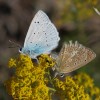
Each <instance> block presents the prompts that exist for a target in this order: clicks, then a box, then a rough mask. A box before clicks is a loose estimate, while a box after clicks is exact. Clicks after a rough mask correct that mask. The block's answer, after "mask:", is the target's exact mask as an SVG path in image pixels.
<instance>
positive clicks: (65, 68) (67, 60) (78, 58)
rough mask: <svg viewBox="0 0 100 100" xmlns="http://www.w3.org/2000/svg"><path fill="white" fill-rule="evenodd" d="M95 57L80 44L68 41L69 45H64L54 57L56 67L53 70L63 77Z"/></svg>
mask: <svg viewBox="0 0 100 100" xmlns="http://www.w3.org/2000/svg"><path fill="white" fill-rule="evenodd" d="M95 57H96V54H95V53H94V52H93V51H92V50H91V49H90V48H87V47H85V46H83V45H82V44H80V43H78V42H77V41H75V43H72V41H69V43H64V44H63V47H62V49H61V51H60V53H59V54H58V56H57V57H56V59H55V60H56V65H55V66H54V68H53V69H55V70H56V71H57V73H56V74H55V77H56V75H57V74H60V75H61V76H63V74H64V73H69V72H72V71H74V70H76V69H78V68H80V67H82V66H84V65H86V64H87V63H89V62H90V61H92V60H93V59H94V58H95Z"/></svg>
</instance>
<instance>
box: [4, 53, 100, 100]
mask: <svg viewBox="0 0 100 100" xmlns="http://www.w3.org/2000/svg"><path fill="white" fill-rule="evenodd" d="M38 62H39V63H38V64H36V63H35V62H32V60H31V58H30V57H29V56H26V55H22V54H20V55H19V56H18V57H17V58H14V59H12V58H11V59H10V60H9V63H8V65H9V67H15V68H16V72H15V74H14V75H13V76H12V77H11V78H10V79H8V80H7V81H6V82H5V86H6V88H7V91H8V93H9V95H11V96H12V97H13V99H14V100H52V96H54V97H57V99H59V100H92V99H95V100H100V88H98V87H96V86H95V85H94V82H93V79H92V78H91V77H90V76H89V75H87V74H85V73H79V74H77V75H75V76H73V77H71V76H67V77H65V80H64V81H61V80H60V79H58V78H52V76H51V73H50V71H49V70H50V68H52V67H53V66H54V64H55V62H54V60H53V59H52V58H51V57H49V56H48V55H41V56H40V57H38Z"/></svg>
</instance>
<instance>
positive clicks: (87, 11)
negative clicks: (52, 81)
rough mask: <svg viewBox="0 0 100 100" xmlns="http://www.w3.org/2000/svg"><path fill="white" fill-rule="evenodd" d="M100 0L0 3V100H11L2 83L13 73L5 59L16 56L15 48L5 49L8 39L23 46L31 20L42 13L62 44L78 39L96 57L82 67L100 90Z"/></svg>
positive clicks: (4, 0)
mask: <svg viewBox="0 0 100 100" xmlns="http://www.w3.org/2000/svg"><path fill="white" fill-rule="evenodd" d="M93 7H95V8H97V9H98V10H99V11H100V0H0V56H1V57H0V100H11V99H12V98H11V97H10V96H9V95H8V94H7V92H6V89H5V87H4V85H3V84H4V82H5V81H6V80H7V79H8V78H9V77H10V76H11V75H12V74H13V71H12V70H10V69H8V65H7V63H8V60H9V59H10V58H11V57H15V56H16V55H17V54H18V48H8V47H9V46H10V43H9V40H12V41H15V42H16V43H18V44H20V45H22V46H23V43H24V39H25V36H26V34H27V31H28V28H29V25H30V23H31V20H32V18H33V17H34V15H35V14H36V12H37V11H38V10H40V9H41V10H43V11H44V12H45V13H47V15H48V16H49V18H50V20H51V21H52V22H53V23H54V24H55V26H56V27H57V30H58V31H59V34H60V38H61V40H60V43H59V46H58V48H57V49H56V51H57V52H59V50H60V48H61V46H62V43H63V42H65V41H66V42H68V41H69V40H73V41H75V40H77V41H79V43H82V44H83V45H85V46H87V47H89V48H91V49H93V50H94V52H95V53H96V54H97V57H96V59H95V60H93V61H92V62H91V63H89V64H87V65H86V67H82V68H80V69H79V70H77V72H78V71H79V72H80V71H83V72H86V73H88V74H89V75H91V77H93V79H94V82H95V84H96V85H97V86H99V87H100V15H98V14H97V13H96V12H95V11H94V9H93Z"/></svg>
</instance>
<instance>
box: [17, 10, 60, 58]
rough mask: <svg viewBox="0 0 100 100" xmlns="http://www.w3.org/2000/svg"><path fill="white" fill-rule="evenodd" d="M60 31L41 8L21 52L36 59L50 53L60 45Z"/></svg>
mask: <svg viewBox="0 0 100 100" xmlns="http://www.w3.org/2000/svg"><path fill="white" fill-rule="evenodd" d="M59 40H60V37H59V33H58V31H57V29H56V27H55V26H54V24H53V23H52V22H51V21H50V19H49V17H48V16H47V15H46V14H45V13H44V12H43V11H41V10H39V11H38V12H37V13H36V15H35V17H34V18H33V20H32V22H31V25H30V27H29V30H28V32H27V35H26V38H25V42H24V46H23V47H22V48H20V50H19V52H20V53H23V54H26V55H29V56H30V57H31V58H33V59H35V58H36V57H37V56H38V55H41V54H44V53H45V54H49V53H50V52H51V51H52V50H53V49H55V48H56V47H57V46H58V42H59Z"/></svg>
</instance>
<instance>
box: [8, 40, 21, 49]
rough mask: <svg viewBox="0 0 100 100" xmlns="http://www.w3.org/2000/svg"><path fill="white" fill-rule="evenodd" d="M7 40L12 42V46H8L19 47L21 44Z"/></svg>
mask: <svg viewBox="0 0 100 100" xmlns="http://www.w3.org/2000/svg"><path fill="white" fill-rule="evenodd" d="M9 42H10V43H11V44H12V46H9V48H15V47H18V48H21V46H20V45H19V44H17V43H15V42H13V41H11V40H9Z"/></svg>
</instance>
